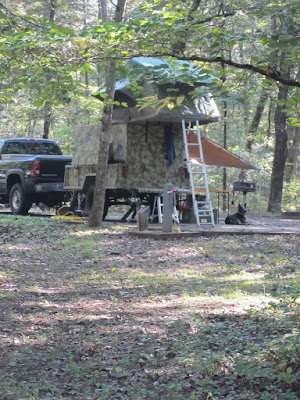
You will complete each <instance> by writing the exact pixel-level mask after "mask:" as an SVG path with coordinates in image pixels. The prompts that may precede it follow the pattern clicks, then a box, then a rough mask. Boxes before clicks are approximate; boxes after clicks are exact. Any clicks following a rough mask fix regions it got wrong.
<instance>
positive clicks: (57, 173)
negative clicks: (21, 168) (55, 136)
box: [37, 156, 72, 181]
mask: <svg viewBox="0 0 300 400" xmlns="http://www.w3.org/2000/svg"><path fill="white" fill-rule="evenodd" d="M37 159H38V160H39V161H40V177H49V178H56V179H57V178H59V179H60V180H62V181H63V180H64V174H65V166H66V165H67V164H71V162H72V157H70V156H42V157H38V158H37Z"/></svg>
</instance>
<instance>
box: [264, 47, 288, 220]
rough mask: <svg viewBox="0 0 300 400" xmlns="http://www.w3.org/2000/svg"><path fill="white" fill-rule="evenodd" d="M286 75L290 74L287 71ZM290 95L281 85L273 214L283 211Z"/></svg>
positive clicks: (277, 121) (271, 199)
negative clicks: (288, 101) (287, 112)
mask: <svg viewBox="0 0 300 400" xmlns="http://www.w3.org/2000/svg"><path fill="white" fill-rule="evenodd" d="M284 58H285V54H282V57H281V64H283V62H284ZM284 75H287V76H288V75H289V71H287V72H286V73H285V74H284ZM287 97H288V87H287V86H280V87H279V91H278V97H277V100H278V103H277V106H276V110H275V151H274V160H273V168H272V176H271V187H270V195H269V204H268V211H269V212H271V213H273V214H278V213H281V201H282V189H283V177H284V167H285V162H286V158H287V142H288V136H287V126H286V122H287V115H286V112H285V111H284V110H285V108H286V106H285V102H286V100H287Z"/></svg>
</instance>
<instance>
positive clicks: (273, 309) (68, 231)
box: [0, 215, 300, 400]
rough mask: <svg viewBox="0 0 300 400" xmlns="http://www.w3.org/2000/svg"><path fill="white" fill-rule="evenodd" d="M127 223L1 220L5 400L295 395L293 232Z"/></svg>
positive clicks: (1, 383)
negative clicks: (142, 234) (157, 236)
mask: <svg viewBox="0 0 300 400" xmlns="http://www.w3.org/2000/svg"><path fill="white" fill-rule="evenodd" d="M297 222H298V223H299V221H296V225H295V226H298V225H297ZM278 223H279V222H278ZM280 223H281V224H283V223H284V222H283V221H281V222H280ZM288 224H290V225H291V224H294V222H288ZM220 226H221V224H220ZM222 226H223V225H222ZM134 229H136V228H135V226H134V225H133V224H118V223H114V222H105V223H104V224H103V226H102V227H101V229H90V228H89V227H87V226H86V225H84V224H75V223H65V222H63V221H59V220H51V219H40V218H29V217H27V218H26V217H14V216H7V215H1V216H0V335H1V337H0V351H1V357H0V398H1V400H50V399H57V400H62V399H74V400H89V399H91V400H98V399H99V400H102V399H126V400H127V399H128V400H131V399H133V400H140V399H147V400H148V399H162V400H165V399H172V400H176V399H186V400H188V399H191V400H193V399H197V400H207V399H211V400H217V399H226V400H247V399H249V400H250V399H251V400H253V399H261V400H275V399H283V400H299V398H300V384H299V381H300V376H299V371H300V340H299V339H300V336H299V321H300V300H299V298H300V291H299V283H300V282H299V281H300V262H299V258H300V250H299V236H297V235H293V234H289V235H274V234H272V235H260V234H253V235H248V234H247V235H246V234H243V232H237V233H236V234H235V233H234V232H232V234H231V235H227V234H224V235H222V234H220V235H218V236H200V237H181V238H178V239H177V240H159V241H158V240H154V239H153V238H151V237H148V238H137V237H133V236H131V235H130V232H132V230H134Z"/></svg>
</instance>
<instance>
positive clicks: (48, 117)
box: [43, 102, 52, 139]
mask: <svg viewBox="0 0 300 400" xmlns="http://www.w3.org/2000/svg"><path fill="white" fill-rule="evenodd" d="M51 114H52V111H51V108H50V106H49V104H48V103H47V102H46V104H45V109H44V133H43V139H49V133H50V123H51Z"/></svg>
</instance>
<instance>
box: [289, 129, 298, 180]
mask: <svg viewBox="0 0 300 400" xmlns="http://www.w3.org/2000/svg"><path fill="white" fill-rule="evenodd" d="M292 141H293V142H292V146H291V147H290V148H289V150H288V165H287V168H286V179H287V181H288V182H291V181H293V180H296V178H297V166H298V154H299V147H300V128H299V127H298V126H295V127H294V135H293V138H292Z"/></svg>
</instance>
